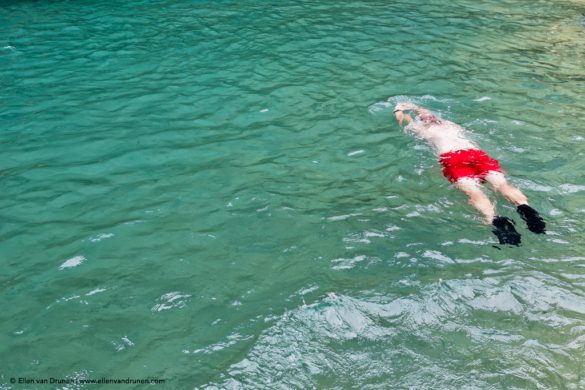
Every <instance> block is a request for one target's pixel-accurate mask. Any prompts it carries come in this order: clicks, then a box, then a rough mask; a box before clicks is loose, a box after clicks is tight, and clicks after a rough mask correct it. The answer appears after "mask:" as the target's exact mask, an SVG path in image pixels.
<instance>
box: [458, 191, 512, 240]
mask: <svg viewBox="0 0 585 390" xmlns="http://www.w3.org/2000/svg"><path fill="white" fill-rule="evenodd" d="M455 187H456V188H458V189H459V190H461V191H463V192H465V193H466V194H467V196H468V197H469V204H470V205H472V206H473V207H475V209H477V210H478V211H479V212H481V213H482V214H483V216H484V218H485V221H486V223H488V224H490V223H491V224H492V225H493V227H494V228H493V229H492V232H493V233H494V234H495V235H496V237H498V241H499V242H500V244H511V245H519V244H520V240H521V239H520V234H519V233H518V232H517V231H516V228H514V221H512V220H511V219H509V218H506V217H500V216H495V213H496V208H495V206H494V205H493V203H492V202H491V201H490V200H489V198H488V197H487V195H486V194H485V193H484V192H483V191H482V189H481V186H480V185H479V183H478V182H477V180H474V179H462V180H459V181H458V182H457V183H456V184H455Z"/></svg>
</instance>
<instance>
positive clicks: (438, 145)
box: [405, 120, 477, 154]
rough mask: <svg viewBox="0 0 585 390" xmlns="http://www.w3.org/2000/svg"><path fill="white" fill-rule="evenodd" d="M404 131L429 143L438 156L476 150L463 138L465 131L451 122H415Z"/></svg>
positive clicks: (471, 143) (475, 147) (474, 146)
mask: <svg viewBox="0 0 585 390" xmlns="http://www.w3.org/2000/svg"><path fill="white" fill-rule="evenodd" d="M405 130H409V131H412V132H413V133H415V134H416V135H418V136H419V137H421V138H424V139H425V140H427V141H428V142H430V143H431V144H432V145H433V146H434V148H435V150H436V152H437V153H438V154H443V153H448V152H453V151H456V150H461V149H477V146H476V145H474V144H473V142H471V141H469V140H468V139H467V138H465V130H464V129H463V128H462V127H461V126H459V125H457V124H455V123H453V122H451V121H446V120H441V121H440V123H432V124H426V123H423V122H421V121H419V120H415V121H414V122H413V123H411V124H410V125H408V126H406V128H405Z"/></svg>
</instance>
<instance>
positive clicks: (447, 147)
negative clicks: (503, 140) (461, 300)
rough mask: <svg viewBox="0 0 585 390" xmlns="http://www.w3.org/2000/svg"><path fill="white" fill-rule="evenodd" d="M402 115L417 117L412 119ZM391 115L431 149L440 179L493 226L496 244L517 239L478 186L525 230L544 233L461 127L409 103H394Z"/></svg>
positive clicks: (519, 195) (542, 226) (535, 217)
mask: <svg viewBox="0 0 585 390" xmlns="http://www.w3.org/2000/svg"><path fill="white" fill-rule="evenodd" d="M405 111H412V112H415V113H416V114H417V115H416V116H415V118H414V119H413V118H412V117H411V116H410V115H409V114H407V113H405ZM394 115H395V117H396V120H397V121H398V124H399V125H402V124H403V123H404V122H406V126H405V127H404V130H407V131H410V132H412V133H414V134H416V135H417V136H419V137H421V138H423V139H424V140H426V141H428V142H429V143H430V144H432V145H433V147H434V148H435V150H436V152H437V154H438V155H439V160H440V162H441V165H442V166H443V175H445V177H446V178H447V179H449V181H450V182H451V183H453V184H454V186H455V188H457V189H459V190H461V191H463V192H464V193H465V194H466V195H467V196H468V198H469V204H470V205H471V206H473V207H474V208H475V209H476V210H478V211H479V212H480V213H481V214H482V215H483V217H484V220H485V222H486V224H488V225H489V224H491V225H492V226H493V229H492V231H493V233H494V234H495V235H496V236H497V237H498V240H499V242H500V244H511V245H519V244H520V240H521V238H520V234H519V233H518V232H517V231H516V229H515V227H514V225H515V222H514V221H513V220H512V219H510V218H507V217H502V216H498V215H496V208H495V206H494V204H493V203H492V202H491V201H490V199H489V198H488V197H487V195H486V194H485V193H484V192H483V190H482V187H481V184H483V183H485V182H488V183H489V184H490V185H491V186H492V187H493V188H494V190H496V191H497V192H499V193H500V194H502V195H503V196H504V198H506V199H507V200H508V201H510V202H511V203H512V204H514V206H516V211H517V212H518V214H520V216H521V217H522V219H523V220H524V221H525V222H526V224H527V227H528V230H530V231H532V232H534V233H537V234H543V233H545V223H544V221H543V219H542V218H541V217H540V215H539V214H538V212H537V211H536V210H534V209H533V208H532V207H530V206H529V205H528V198H527V197H526V195H524V194H523V193H522V191H520V190H519V189H518V188H516V187H514V186H513V185H511V184H509V183H508V182H507V180H506V177H505V176H504V172H503V170H502V168H501V166H500V163H499V162H498V160H495V159H493V158H491V157H490V156H488V155H487V154H486V153H485V152H483V151H482V150H480V149H479V148H478V147H477V146H476V145H475V144H474V143H472V142H471V141H469V140H468V139H467V138H465V129H464V128H463V127H461V126H459V125H457V124H456V123H453V122H451V121H448V120H444V119H440V118H438V117H437V116H436V115H435V114H433V113H432V112H431V111H430V110H427V109H425V108H422V107H418V106H416V105H414V104H411V103H398V104H397V105H396V107H395V109H394Z"/></svg>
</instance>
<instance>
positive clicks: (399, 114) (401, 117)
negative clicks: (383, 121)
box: [394, 109, 412, 126]
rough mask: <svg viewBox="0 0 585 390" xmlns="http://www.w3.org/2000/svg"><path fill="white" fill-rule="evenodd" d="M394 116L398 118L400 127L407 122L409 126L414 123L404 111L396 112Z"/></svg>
mask: <svg viewBox="0 0 585 390" xmlns="http://www.w3.org/2000/svg"><path fill="white" fill-rule="evenodd" d="M394 116H395V117H396V120H397V121H398V124H399V125H400V126H402V122H404V121H406V125H407V126H408V125H410V124H411V123H412V117H411V116H410V115H408V114H405V113H404V112H403V111H402V110H399V109H396V110H394Z"/></svg>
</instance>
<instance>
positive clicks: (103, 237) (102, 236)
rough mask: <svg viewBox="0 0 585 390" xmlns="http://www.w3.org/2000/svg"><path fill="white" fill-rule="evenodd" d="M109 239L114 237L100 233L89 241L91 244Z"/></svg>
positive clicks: (110, 234)
mask: <svg viewBox="0 0 585 390" xmlns="http://www.w3.org/2000/svg"><path fill="white" fill-rule="evenodd" d="M110 237H114V235H113V234H112V233H101V234H98V235H97V236H96V237H94V238H90V239H89V240H90V241H91V242H99V241H101V240H105V239H106V238H110Z"/></svg>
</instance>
